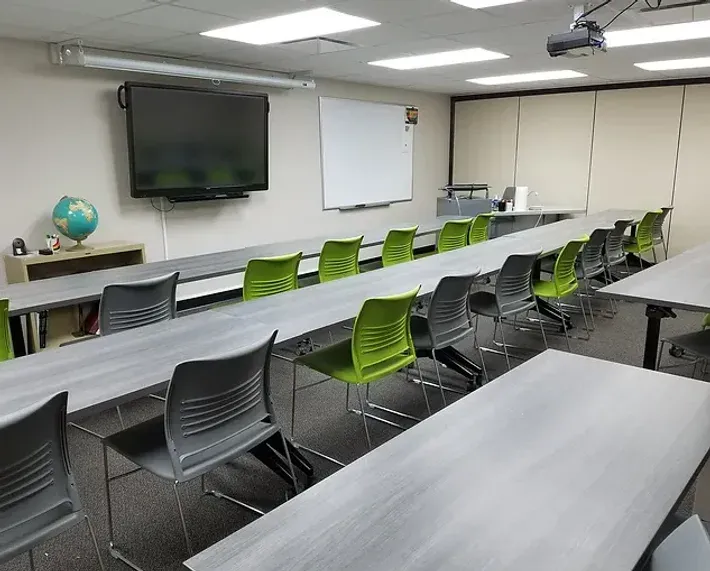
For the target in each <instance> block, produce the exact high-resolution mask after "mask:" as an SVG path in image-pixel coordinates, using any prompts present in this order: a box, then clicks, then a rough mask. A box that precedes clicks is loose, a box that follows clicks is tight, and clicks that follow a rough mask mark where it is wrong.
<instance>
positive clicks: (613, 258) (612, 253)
mask: <svg viewBox="0 0 710 571" xmlns="http://www.w3.org/2000/svg"><path fill="white" fill-rule="evenodd" d="M633 223H634V221H633V219H632V218H626V219H623V220H617V221H616V222H614V229H613V230H612V231H611V232H609V234H608V236H607V238H606V244H605V245H604V262H605V264H606V271H607V273H608V274H609V279H612V268H614V267H615V266H618V265H619V264H625V265H626V272H627V274H630V273H631V269H630V268H629V261H628V260H627V259H626V252H625V251H624V234H625V233H626V229H627V228H629V227H630V226H631V225H632V224H633Z"/></svg>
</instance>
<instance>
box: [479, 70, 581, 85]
mask: <svg viewBox="0 0 710 571" xmlns="http://www.w3.org/2000/svg"><path fill="white" fill-rule="evenodd" d="M578 77H587V74H585V73H579V72H578V71H573V70H571V69H558V70H555V71H536V72H533V73H519V74H516V75H499V76H497V77H479V78H477V79H468V80H467V81H470V82H471V83H478V84H479V85H506V84H509V83H528V82H532V81H550V80H553V79H575V78H578Z"/></svg>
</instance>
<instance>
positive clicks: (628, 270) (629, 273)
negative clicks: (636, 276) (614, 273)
mask: <svg viewBox="0 0 710 571" xmlns="http://www.w3.org/2000/svg"><path fill="white" fill-rule="evenodd" d="M624 264H626V275H627V276H630V275H631V266H629V257H628V256H624Z"/></svg>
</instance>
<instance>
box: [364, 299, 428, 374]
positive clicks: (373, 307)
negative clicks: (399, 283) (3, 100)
mask: <svg viewBox="0 0 710 571" xmlns="http://www.w3.org/2000/svg"><path fill="white" fill-rule="evenodd" d="M420 288H421V286H418V287H417V288H416V289H413V290H411V291H408V292H406V293H402V294H399V295H393V296H389V297H375V298H370V299H367V300H365V303H363V305H362V308H361V309H360V312H359V313H358V315H357V317H356V318H355V325H354V326H353V337H352V345H351V351H352V358H353V364H354V365H355V371H356V375H357V377H358V379H359V380H360V382H368V381H373V380H376V379H380V378H382V377H384V376H386V375H390V374H392V373H394V372H395V371H398V370H399V369H401V368H402V367H406V366H407V365H409V364H410V363H413V362H414V361H415V360H416V352H415V349H414V341H413V340H412V332H411V329H410V325H409V314H410V312H411V310H412V304H413V303H414V300H415V299H416V297H417V295H418V293H419V289H420Z"/></svg>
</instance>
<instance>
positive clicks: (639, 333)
mask: <svg viewBox="0 0 710 571" xmlns="http://www.w3.org/2000/svg"><path fill="white" fill-rule="evenodd" d="M597 307H598V308H599V309H601V308H604V307H608V306H607V304H606V303H598V304H597ZM573 319H574V321H575V322H576V323H577V324H580V322H581V318H580V316H578V315H576V316H574V318H573ZM700 319H701V316H699V315H698V314H690V313H680V314H679V315H678V318H677V319H673V320H671V319H668V320H665V321H664V322H663V334H664V335H672V334H678V333H684V332H688V331H694V330H698V329H699V326H700ZM480 325H481V326H480V329H479V340H480V342H481V344H482V345H488V346H492V334H493V327H492V323H491V322H490V320H486V319H481V324H480ZM645 326H646V320H645V317H644V307H643V306H641V305H632V304H626V303H621V304H619V313H618V314H617V315H616V316H615V318H614V319H610V318H608V317H602V316H599V317H597V318H596V330H595V331H593V332H592V334H591V340H590V341H583V340H577V339H574V340H573V341H572V350H573V351H574V352H575V353H579V354H583V355H588V356H592V357H597V358H600V359H606V360H610V361H615V362H618V363H627V364H631V365H640V363H641V358H642V354H643V345H644V333H645ZM576 331H577V332H579V329H577V330H576ZM331 333H332V335H333V336H334V337H335V338H336V339H339V338H344V337H345V336H346V335H347V334H348V332H347V331H345V330H343V329H342V328H340V327H337V328H333V329H332V330H331ZM314 338H315V339H316V340H320V341H322V342H324V343H325V342H328V340H329V332H328V331H320V332H317V333H315V334H314ZM506 340H507V341H508V343H511V344H521V345H525V346H528V347H533V348H538V349H541V348H542V343H541V338H540V335H539V333H532V332H531V333H524V332H517V331H513V330H512V329H508V330H507V331H506ZM549 341H550V346H551V347H553V348H557V349H565V348H566V345H565V340H564V337H559V336H550V337H549ZM458 348H459V349H460V350H461V351H463V352H464V353H465V354H467V355H469V356H470V357H472V358H473V359H474V360H475V361H479V359H478V355H477V352H476V351H474V350H473V348H472V346H471V343H470V342H467V343H464V344H462V345H461V346H460V347H458ZM485 359H486V365H487V368H488V373H489V375H490V378H491V379H492V382H495V379H496V377H499V376H500V375H502V374H504V373H505V371H506V364H505V359H504V358H503V357H502V356H498V355H495V354H490V353H489V354H486V356H485ZM519 362H520V361H516V360H514V361H513V365H514V366H515V365H516V364H518V363H519ZM664 364H669V365H670V364H672V365H677V366H676V367H674V368H673V369H672V370H671V371H669V372H673V373H675V374H679V375H690V374H692V366H689V365H688V363H687V361H684V360H682V359H676V358H673V357H670V356H669V355H668V353H667V352H666V354H665V356H664ZM421 365H422V369H423V370H424V374H425V376H432V377H433V371H434V369H433V365H432V362H431V361H429V360H426V359H422V360H421ZM443 376H444V378H445V380H446V381H448V382H449V383H450V384H452V385H458V386H461V387H463V383H462V382H461V381H460V379H457V377H456V375H455V374H454V373H452V372H449V371H444V373H443ZM298 378H299V385H300V384H305V383H307V382H312V381H316V380H318V379H319V377H318V375H316V374H314V373H310V372H308V371H306V370H303V369H300V370H299V375H298ZM709 378H710V377H709ZM100 381H101V380H100V379H97V382H100ZM272 386H273V389H274V400H275V406H276V411H277V415H278V417H279V420H280V422H281V423H282V425H284V427H285V428H286V430H287V431H288V427H289V426H290V422H291V366H290V365H288V364H287V363H284V362H282V361H279V360H276V359H275V360H273V364H272ZM428 395H429V398H430V401H431V404H432V408H433V409H434V410H439V409H440V408H441V406H442V403H441V397H440V395H439V391H438V390H435V389H428ZM372 398H373V400H375V401H376V402H378V403H381V404H383V405H387V406H389V407H393V408H397V409H399V410H402V411H405V412H408V413H410V414H413V415H415V416H418V417H423V416H425V414H426V409H425V406H424V401H423V397H422V393H421V388H420V387H419V386H418V385H415V384H414V383H411V382H406V380H405V377H404V375H403V374H398V375H394V376H393V377H392V378H390V379H386V380H384V381H382V382H378V383H376V384H375V385H374V386H373V389H372ZM448 398H449V402H452V401H453V400H455V398H460V397H457V396H455V395H453V394H449V395H448ZM353 401H354V399H353ZM353 404H354V402H353ZM160 411H161V403H160V402H158V401H155V400H151V399H141V400H139V401H136V402H134V403H131V404H129V405H126V406H124V407H122V412H123V415H124V419H125V420H126V423H127V424H133V423H136V422H139V421H141V420H145V419H147V418H150V417H152V416H156V415H158V414H159V413H160ZM296 412H297V419H296V435H297V440H298V441H299V442H302V443H303V444H306V445H308V446H310V447H314V448H317V449H319V450H321V451H323V452H325V453H326V454H329V455H331V456H334V457H336V458H339V459H341V460H342V461H343V462H346V463H347V462H351V461H353V460H355V459H357V458H358V457H360V456H361V455H363V454H365V453H366V443H365V438H364V434H363V430H362V421H361V418H360V417H358V416H356V415H353V414H349V413H347V412H346V408H345V386H344V384H342V383H339V382H337V381H329V382H325V383H323V384H320V385H318V386H316V387H315V388H310V389H307V390H303V391H299V394H298V403H297V411H296ZM84 424H85V425H86V426H88V427H90V428H91V429H93V430H96V431H98V432H100V433H103V434H107V433H111V432H113V431H116V430H117V429H118V428H119V424H118V418H117V415H116V412H115V410H112V411H108V412H105V413H103V414H101V415H98V416H96V417H94V418H90V419H87V420H86V421H85V423H84ZM370 428H371V431H370V432H371V436H372V440H373V443H374V445H379V444H382V443H383V442H385V441H387V440H388V439H390V438H393V437H395V436H397V434H399V433H400V431H399V430H397V429H394V428H392V427H390V426H387V425H384V424H380V423H375V422H372V423H370ZM69 444H70V455H71V460H72V465H73V469H74V472H75V474H76V478H77V481H78V486H79V491H80V494H81V497H82V499H83V502H84V505H85V507H86V510H87V512H88V514H89V516H90V517H91V520H92V522H93V524H94V526H95V528H96V532H97V536H98V540H99V545H100V548H101V552H102V556H103V558H104V562H105V564H106V565H107V567H108V568H109V569H111V570H116V571H118V570H122V569H127V567H125V566H123V565H122V564H121V563H119V562H117V561H115V560H113V559H110V558H109V556H108V552H107V544H108V523H107V511H106V499H105V494H104V484H103V461H102V453H101V446H100V445H99V443H98V441H97V440H96V439H94V438H92V437H91V436H88V435H86V434H84V433H82V432H79V431H78V430H76V429H70V430H69ZM309 459H311V460H312V461H313V464H314V465H315V468H316V474H317V477H318V478H319V479H322V478H326V477H328V475H330V474H331V473H333V472H334V471H335V469H336V468H335V467H334V466H333V465H332V464H329V463H328V462H325V461H322V460H319V459H317V458H313V457H310V456H309ZM110 464H111V471H112V473H114V474H115V473H119V472H120V471H125V470H127V469H130V468H131V465H130V464H129V463H127V462H125V461H122V460H121V459H119V458H118V457H117V456H116V455H113V454H112V455H110ZM208 481H209V484H210V486H212V487H216V488H218V489H220V490H222V491H224V492H225V493H227V494H229V495H231V496H233V497H235V498H238V499H240V500H242V501H244V502H247V503H250V504H252V505H255V506H258V507H260V508H262V509H264V510H269V509H272V508H274V507H276V506H278V505H279V504H280V503H281V502H283V501H285V497H286V492H287V486H286V485H285V484H284V483H283V482H282V481H281V480H280V479H279V478H278V477H276V476H275V475H274V474H273V473H272V472H270V471H269V470H268V469H266V468H265V467H264V466H263V465H261V464H260V463H258V462H257V461H256V460H255V459H253V458H251V457H245V458H243V459H241V460H239V461H237V462H236V463H235V464H234V465H232V466H229V467H225V468H222V469H219V470H217V471H216V472H214V473H213V474H211V475H210V476H208ZM111 489H112V497H113V499H114V521H115V529H116V541H117V544H118V545H119V546H120V547H121V548H122V549H123V550H124V551H125V552H126V553H127V554H128V555H129V556H130V557H131V558H132V559H133V560H134V561H135V562H136V563H137V564H138V565H140V566H141V567H143V569H145V570H146V571H148V570H153V571H177V570H180V569H183V567H182V561H184V560H185V559H186V558H187V557H188V554H187V551H186V547H185V542H184V539H183V534H182V529H181V525H180V519H179V517H178V512H177V506H176V504H175V499H174V496H173V492H172V489H171V485H170V484H169V483H167V482H165V481H163V480H160V479H158V478H155V477H153V476H151V475H149V474H146V473H143V472H139V473H137V474H135V475H132V476H129V477H126V478H124V479H121V480H118V481H116V482H115V483H113V484H112V488H111ZM180 489H181V498H182V501H183V506H184V507H185V510H186V518H187V526H188V529H189V532H190V536H191V539H192V543H193V547H194V549H195V552H199V551H201V550H204V549H205V548H207V547H209V546H210V545H212V544H214V543H215V542H217V541H219V540H220V539H222V538H224V537H226V536H227V535H229V534H231V533H233V532H235V531H237V530H238V529H240V528H241V527H243V526H245V525H248V524H249V523H250V522H252V521H253V520H254V519H255V517H256V516H255V515H252V514H251V513H249V512H248V511H246V510H244V509H242V508H240V507H238V506H235V505H233V504H230V503H228V502H226V501H224V500H219V499H217V498H214V497H210V496H203V495H202V494H201V493H200V484H199V481H196V482H192V483H188V484H185V485H183V486H181V488H180ZM696 510H697V511H698V512H699V513H700V514H701V517H704V519H706V520H708V519H710V473H705V474H703V475H701V478H700V481H699V485H698V495H697V498H696ZM34 554H35V562H36V568H37V569H38V570H40V571H50V570H52V571H69V570H71V571H94V570H96V569H98V564H97V562H96V558H95V555H94V551H93V548H92V545H91V542H90V536H89V534H88V533H87V531H86V528H85V527H83V526H78V527H77V528H75V529H73V530H70V531H69V532H67V533H65V534H63V535H61V536H60V537H58V538H56V539H54V540H51V541H48V542H47V543H45V544H43V545H41V546H40V547H38V548H37V549H35V551H34ZM25 569H29V564H28V558H27V556H26V555H21V556H19V557H17V558H16V559H14V560H12V561H11V562H9V563H6V564H4V565H0V571H19V570H23V571H24V570H25Z"/></svg>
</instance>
